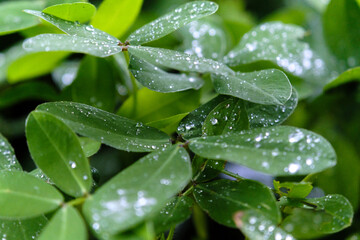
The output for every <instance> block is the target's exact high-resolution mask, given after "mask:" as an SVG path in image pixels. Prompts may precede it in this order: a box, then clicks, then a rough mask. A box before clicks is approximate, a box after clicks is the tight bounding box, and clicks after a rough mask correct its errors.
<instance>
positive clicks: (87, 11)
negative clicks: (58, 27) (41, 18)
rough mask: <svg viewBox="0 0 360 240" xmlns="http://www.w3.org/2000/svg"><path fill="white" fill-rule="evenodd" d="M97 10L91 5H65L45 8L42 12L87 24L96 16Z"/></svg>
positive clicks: (80, 3) (79, 3) (77, 3)
mask: <svg viewBox="0 0 360 240" xmlns="http://www.w3.org/2000/svg"><path fill="white" fill-rule="evenodd" d="M95 11H96V8H95V6H94V5H92V4H90V3H82V2H76V3H63V4H57V5H52V6H50V7H47V8H45V9H44V10H43V11H42V12H43V13H46V14H49V15H53V16H55V17H58V18H61V19H64V20H67V21H72V22H75V21H78V22H81V23H83V22H87V21H89V20H90V19H91V18H92V16H94V14H95Z"/></svg>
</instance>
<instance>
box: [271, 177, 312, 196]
mask: <svg viewBox="0 0 360 240" xmlns="http://www.w3.org/2000/svg"><path fill="white" fill-rule="evenodd" d="M273 184H274V190H275V191H276V193H277V194H279V195H280V196H287V197H289V198H305V197H307V195H309V194H310V192H311V190H312V189H313V186H312V184H311V183H308V182H282V183H280V182H279V181H276V180H274V182H273Z"/></svg>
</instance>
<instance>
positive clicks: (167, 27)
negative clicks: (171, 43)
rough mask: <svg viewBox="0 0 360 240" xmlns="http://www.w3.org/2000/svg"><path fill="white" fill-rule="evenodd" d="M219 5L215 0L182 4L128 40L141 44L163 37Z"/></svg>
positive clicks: (142, 28)
mask: <svg viewBox="0 0 360 240" xmlns="http://www.w3.org/2000/svg"><path fill="white" fill-rule="evenodd" d="M217 9H218V5H217V4H216V3H214V2H207V1H195V2H190V3H186V4H184V5H181V6H179V7H177V8H175V9H174V10H172V11H170V12H169V13H167V14H165V15H164V16H162V17H160V18H158V19H156V20H155V21H153V22H150V23H148V24H146V25H145V26H143V27H141V28H140V29H138V30H136V31H135V32H134V33H132V34H130V36H129V37H128V40H129V41H130V43H131V44H132V45H140V44H143V43H147V42H151V41H154V40H156V39H159V38H162V37H164V36H166V35H168V34H170V33H172V32H174V31H175V30H177V29H179V28H181V27H183V26H185V25H187V24H188V23H190V22H192V21H195V20H197V19H200V18H203V17H205V16H208V15H211V14H213V13H214V12H216V11H217Z"/></svg>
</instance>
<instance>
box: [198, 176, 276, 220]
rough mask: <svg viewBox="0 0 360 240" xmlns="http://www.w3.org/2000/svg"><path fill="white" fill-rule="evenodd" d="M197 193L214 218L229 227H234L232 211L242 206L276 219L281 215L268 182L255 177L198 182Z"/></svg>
mask: <svg viewBox="0 0 360 240" xmlns="http://www.w3.org/2000/svg"><path fill="white" fill-rule="evenodd" d="M194 197H195V199H196V202H197V203H198V204H199V205H200V207H201V208H202V209H203V210H204V211H206V212H207V213H208V214H209V215H210V217H211V218H213V219H214V220H215V221H217V222H219V223H221V224H223V225H225V226H228V227H235V222H234V221H233V215H234V214H235V213H236V212H237V211H241V210H249V209H252V210H255V211H256V212H259V213H261V214H264V215H265V216H266V217H267V218H269V219H271V220H272V221H273V222H275V223H279V222H280V219H281V215H280V211H279V209H278V207H277V206H276V200H275V197H274V195H273V194H272V192H271V191H270V189H268V188H267V187H266V186H265V185H263V184H261V183H259V182H256V181H252V180H243V181H240V182H236V181H230V180H224V179H223V180H218V181H213V182H210V183H203V184H198V185H196V187H195V190H194Z"/></svg>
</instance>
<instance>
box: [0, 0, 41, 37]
mask: <svg viewBox="0 0 360 240" xmlns="http://www.w3.org/2000/svg"><path fill="white" fill-rule="evenodd" d="M27 8H31V9H37V10H40V9H42V8H43V3H42V2H40V1H8V2H2V3H0V35H5V34H10V33H13V32H17V31H19V30H22V29H26V28H29V27H32V26H35V25H37V24H38V23H39V21H38V20H37V19H36V18H34V17H32V16H29V15H27V14H26V13H23V12H22V10H24V9H27Z"/></svg>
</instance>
